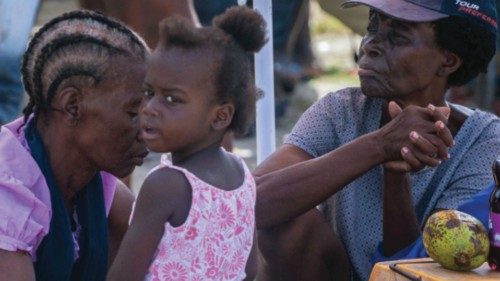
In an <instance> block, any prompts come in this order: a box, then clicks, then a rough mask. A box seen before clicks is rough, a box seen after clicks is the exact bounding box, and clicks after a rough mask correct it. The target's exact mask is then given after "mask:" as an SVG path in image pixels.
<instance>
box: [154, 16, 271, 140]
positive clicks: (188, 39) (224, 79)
mask: <svg viewBox="0 0 500 281" xmlns="http://www.w3.org/2000/svg"><path fill="white" fill-rule="evenodd" d="M265 43H266V23H265V21H264V19H263V18H262V16H261V15H260V14H259V13H258V12H256V11H254V10H252V9H250V8H248V7H245V6H240V7H238V6H237V7H232V8H229V9H227V10H226V12H225V13H223V14H222V15H220V16H217V17H215V18H214V20H213V26H212V27H204V28H196V27H195V26H193V25H192V24H191V23H190V22H188V21H187V20H184V19H181V18H168V19H165V20H163V21H162V22H161V23H160V42H159V45H158V46H159V48H162V49H164V50H166V49H168V48H173V47H180V48H185V49H197V50H199V49H205V50H208V51H209V52H211V54H212V55H214V57H215V58H216V60H217V63H216V64H215V65H216V69H215V83H214V85H215V92H216V93H215V95H216V99H217V101H218V102H232V103H233V104H234V106H235V111H234V116H233V119H232V121H231V124H230V125H229V127H228V129H231V130H233V131H234V132H235V133H236V134H237V135H238V134H239V135H241V134H244V133H245V132H246V129H247V127H248V125H249V124H250V122H252V121H253V117H254V116H253V115H254V113H255V101H256V99H257V89H256V87H255V85H254V79H253V74H252V73H253V72H252V64H251V60H250V59H251V56H249V55H250V54H253V53H255V52H257V51H259V50H260V48H262V46H263V45H264V44H265Z"/></svg>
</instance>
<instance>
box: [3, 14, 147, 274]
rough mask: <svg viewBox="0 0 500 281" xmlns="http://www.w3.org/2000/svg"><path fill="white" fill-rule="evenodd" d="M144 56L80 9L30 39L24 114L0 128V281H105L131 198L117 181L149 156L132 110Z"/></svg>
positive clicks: (127, 36) (132, 40)
mask: <svg viewBox="0 0 500 281" xmlns="http://www.w3.org/2000/svg"><path fill="white" fill-rule="evenodd" d="M148 52H149V51H148V48H147V46H146V45H145V44H144V42H143V41H142V40H141V39H140V38H139V37H138V36H137V35H136V34H134V33H133V32H132V31H130V30H129V29H127V28H126V27H125V26H123V25H122V24H120V23H118V22H116V21H113V20H110V19H108V18H106V17H104V16H102V15H100V14H97V13H93V12H88V11H77V12H71V13H68V14H64V15H62V16H60V17H57V18H55V19H53V20H52V21H50V22H49V23H47V24H46V25H45V26H43V27H42V28H41V29H40V30H39V31H38V32H37V33H36V34H35V35H34V37H33V38H32V40H31V42H30V44H29V46H28V50H27V51H26V53H25V55H24V61H23V65H22V74H23V83H24V87H25V89H26V91H27V93H28V94H29V97H30V100H29V104H28V106H27V108H26V109H25V110H24V114H25V116H24V118H20V119H18V120H15V121H14V122H12V123H10V124H7V125H5V126H3V127H2V129H1V131H0V201H1V203H0V280H35V278H36V280H39V281H40V280H42V281H43V280H70V279H71V280H104V278H105V274H106V269H107V264H109V263H110V262H111V259H113V257H114V251H115V250H116V248H117V247H118V245H119V243H120V240H121V238H122V235H123V233H124V231H125V230H126V227H127V220H128V217H129V214H130V209H131V205H132V202H133V196H132V195H131V194H130V193H129V192H128V191H127V189H126V188H125V187H124V186H123V185H120V184H119V182H118V181H117V180H116V178H115V177H123V176H126V175H128V174H129V173H130V172H131V171H132V170H133V169H134V167H135V166H136V165H140V164H142V162H143V158H144V157H145V156H146V154H147V150H146V148H145V146H144V144H143V142H142V140H141V139H140V138H139V134H138V127H137V121H138V120H137V112H138V109H139V106H140V103H141V100H142V95H141V85H142V80H143V78H144V75H145V59H146V57H147V54H148ZM108 238H109V239H108ZM108 257H109V258H108Z"/></svg>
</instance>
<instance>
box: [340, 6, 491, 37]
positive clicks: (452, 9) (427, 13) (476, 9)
mask: <svg viewBox="0 0 500 281" xmlns="http://www.w3.org/2000/svg"><path fill="white" fill-rule="evenodd" d="M359 5H366V6H368V7H370V8H372V9H374V10H376V11H378V12H381V13H383V14H386V15H388V16H390V17H393V18H396V19H398V20H402V21H409V22H430V21H435V20H438V19H442V18H446V17H449V16H458V17H462V18H466V19H469V20H471V21H473V22H475V23H476V24H478V25H480V26H481V27H483V28H485V29H487V30H488V31H490V32H493V33H496V32H497V30H498V27H497V14H496V7H495V0H348V1H346V2H344V3H343V4H342V7H344V8H350V7H354V6H359Z"/></svg>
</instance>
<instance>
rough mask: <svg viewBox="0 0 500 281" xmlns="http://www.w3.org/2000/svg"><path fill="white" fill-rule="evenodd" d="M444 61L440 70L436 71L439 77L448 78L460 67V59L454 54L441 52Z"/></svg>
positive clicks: (446, 51)
mask: <svg viewBox="0 0 500 281" xmlns="http://www.w3.org/2000/svg"><path fill="white" fill-rule="evenodd" d="M443 54H444V61H443V63H442V65H441V68H440V69H439V70H438V75H439V76H450V75H451V74H452V73H453V72H455V71H457V69H458V68H459V67H460V66H461V65H462V59H461V58H460V57H459V56H457V55H456V54H455V53H453V52H450V51H448V50H444V51H443Z"/></svg>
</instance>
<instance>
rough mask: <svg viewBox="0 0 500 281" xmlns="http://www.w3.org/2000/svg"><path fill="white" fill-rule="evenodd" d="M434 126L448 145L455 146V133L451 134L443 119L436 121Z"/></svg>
mask: <svg viewBox="0 0 500 281" xmlns="http://www.w3.org/2000/svg"><path fill="white" fill-rule="evenodd" d="M434 126H435V127H436V130H437V135H438V136H439V138H441V139H442V140H443V141H444V143H445V144H446V145H447V146H448V147H451V146H453V144H454V143H455V141H454V140H453V135H452V134H451V131H450V129H448V126H446V125H445V124H444V123H443V122H442V121H436V123H434Z"/></svg>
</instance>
